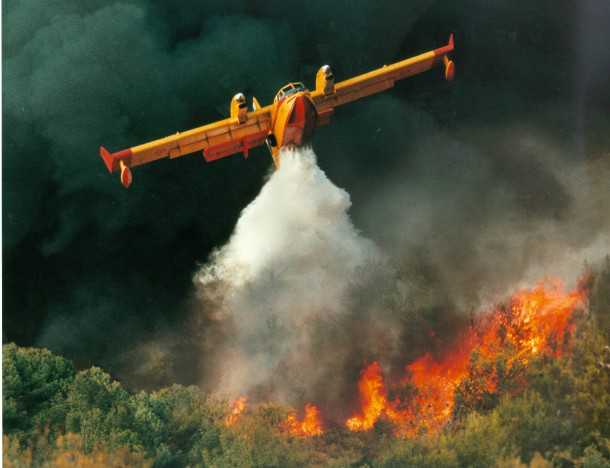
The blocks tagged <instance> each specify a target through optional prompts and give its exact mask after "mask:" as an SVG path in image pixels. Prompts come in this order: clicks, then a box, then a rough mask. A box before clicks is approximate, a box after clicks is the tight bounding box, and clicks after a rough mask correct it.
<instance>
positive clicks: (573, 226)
mask: <svg viewBox="0 0 610 468" xmlns="http://www.w3.org/2000/svg"><path fill="white" fill-rule="evenodd" d="M536 149H537V150H538V151H539V154H540V155H544V156H541V157H538V158H536V162H533V167H537V169H538V173H537V178H538V180H542V178H543V177H546V179H547V180H546V182H545V184H546V185H547V186H552V187H554V189H555V191H556V192H557V194H559V196H560V197H563V198H564V199H562V200H559V201H555V202H553V201H550V200H549V201H548V203H557V204H558V205H559V207H560V209H561V210H562V211H563V213H562V216H558V217H557V219H547V218H546V217H536V216H523V215H522V214H520V211H519V209H518V201H516V200H515V199H514V198H513V197H511V196H503V194H502V192H501V189H502V187H501V186H500V187H498V188H497V190H491V189H490V191H489V193H488V194H487V198H488V200H479V201H478V207H479V210H481V211H483V213H476V212H475V213H473V212H469V211H467V210H461V211H460V210H456V212H454V213H451V211H450V210H449V208H450V207H448V206H447V205H448V204H447V201H446V200H445V199H444V197H445V195H444V194H442V193H441V194H438V193H437V194H436V197H438V198H435V194H434V191H431V190H430V185H428V187H427V189H426V190H425V193H420V191H421V190H422V188H421V186H418V184H414V185H413V186H410V185H408V184H403V185H392V184H390V190H389V194H388V195H387V196H384V197H381V198H380V199H378V200H376V203H375V204H373V206H374V207H375V208H374V209H373V208H371V209H372V212H373V213H374V214H375V215H376V217H377V226H378V227H379V230H380V231H382V232H380V233H377V234H378V235H377V237H378V238H380V239H381V240H383V239H384V236H385V237H388V236H389V237H390V238H392V237H393V236H397V237H398V240H396V241H395V242H394V243H393V242H388V241H387V240H386V242H384V245H385V251H382V250H381V249H380V248H379V247H378V246H377V245H376V244H375V243H373V242H372V241H371V240H369V239H368V238H366V237H365V236H363V235H362V234H361V233H360V232H359V231H358V230H357V229H356V228H355V227H354V224H353V223H352V220H351V219H350V216H349V214H348V210H349V208H350V205H351V202H350V196H349V195H348V193H347V192H346V191H345V190H342V189H340V188H338V187H337V186H336V185H334V184H333V183H332V182H331V181H330V180H329V179H328V177H327V176H326V175H325V173H324V172H323V171H322V170H321V169H320V168H319V167H318V165H317V162H316V156H315V154H314V153H313V151H312V150H311V149H309V148H307V149H301V150H287V151H284V152H283V155H282V164H281V167H280V169H279V170H278V171H276V172H274V173H273V174H272V175H271V176H270V178H269V180H268V181H267V183H266V184H265V185H264V186H263V188H262V190H261V192H260V194H259V195H258V196H257V197H256V198H255V199H254V201H252V203H250V204H249V205H248V206H247V207H246V208H245V209H244V211H243V212H242V214H241V216H240V218H239V220H238V222H237V225H236V227H235V230H234V233H233V235H232V236H231V238H230V239H229V241H228V242H227V243H226V244H225V245H224V246H223V247H222V248H220V249H219V250H217V251H216V252H214V253H213V255H212V256H211V258H210V260H209V262H208V263H207V264H205V265H203V266H202V267H201V269H200V270H199V271H198V272H197V273H196V275H195V277H194V282H195V285H196V289H197V293H198V297H199V302H198V306H197V308H196V315H197V316H198V317H199V322H198V323H199V325H200V326H202V327H203V329H202V332H201V339H202V342H203V343H204V347H205V349H206V351H205V358H204V360H205V364H204V379H203V380H204V386H206V387H207V388H208V389H212V390H214V391H218V392H220V393H222V394H223V395H228V396H233V397H235V396H237V395H240V394H247V395H249V396H250V397H251V398H252V397H253V398H254V399H258V400H267V399H273V400H276V401H277V400H279V401H284V402H286V403H290V404H295V405H300V404H302V403H304V402H307V401H315V402H316V403H317V404H320V405H321V406H322V407H323V408H324V409H325V411H326V413H330V414H332V415H333V416H334V417H336V418H340V417H345V411H347V410H348V408H349V405H350V403H352V402H353V398H354V397H355V391H354V385H355V380H356V379H355V376H356V375H357V372H358V371H359V370H360V369H361V368H362V367H363V365H364V364H365V363H367V362H370V361H372V360H380V361H381V362H382V365H383V366H384V367H385V371H386V372H388V373H392V372H397V373H399V372H400V370H401V369H402V368H403V367H404V365H405V364H407V363H408V362H409V360H410V359H411V358H413V357H414V356H417V355H418V354H420V353H422V352H426V351H430V350H432V351H433V352H434V351H435V349H436V350H442V349H445V348H446V347H447V345H448V343H451V340H452V338H453V337H454V336H455V334H457V333H459V332H460V331H461V330H463V327H464V326H465V325H467V324H468V322H469V321H470V320H471V318H472V315H471V314H472V313H476V312H477V311H478V310H479V309H480V308H481V307H483V306H489V305H491V304H492V303H495V302H496V301H498V300H501V299H503V297H505V296H504V295H508V294H509V293H510V292H511V289H512V288H516V287H528V286H532V285H533V284H535V283H536V282H537V281H539V280H542V279H545V278H548V277H553V278H556V277H558V278H560V279H563V280H566V281H569V282H571V281H575V280H576V279H577V278H578V277H579V276H580V275H582V273H583V267H584V266H585V263H586V262H590V263H594V262H597V261H598V260H600V259H602V258H603V257H604V255H607V254H608V252H609V251H610V243H609V237H608V235H607V233H606V231H605V230H604V229H603V227H604V226H607V225H608V218H607V217H606V216H604V213H603V212H602V211H599V210H601V209H602V206H601V205H599V201H600V200H603V199H607V197H608V195H609V194H608V187H606V185H603V184H601V185H598V184H597V183H595V178H594V177H591V174H590V172H591V170H590V168H589V170H583V168H582V167H581V166H577V167H571V166H565V167H564V173H563V174H561V173H560V172H558V171H555V170H553V165H552V164H550V163H549V162H548V161H547V162H546V163H545V162H543V159H544V157H551V159H552V156H549V155H552V153H553V152H552V151H551V150H550V149H549V148H541V147H537V148H536ZM426 150H427V151H428V152H427V154H431V153H430V152H431V151H432V150H431V149H430V148H426ZM443 157H446V158H448V157H449V155H447V154H445V155H443ZM475 163H480V161H477V157H476V156H475V155H471V160H470V162H467V161H466V162H465V164H468V165H472V166H473V167H467V168H466V170H465V171H462V174H468V179H469V180H462V179H461V178H460V180H458V181H456V186H455V187H453V188H452V189H451V190H452V192H453V194H452V196H453V198H454V200H455V203H457V204H458V205H460V206H468V205H469V204H470V203H472V204H475V203H477V202H476V201H475V200H474V199H473V197H475V195H476V194H477V193H479V194H480V193H482V192H483V190H485V189H489V186H488V184H487V183H486V177H489V171H490V164H487V165H486V166H483V167H481V166H480V164H475ZM474 166H477V169H476V170H474ZM425 167H426V168H427V170H428V171H432V172H434V171H435V170H437V169H434V167H435V165H434V164H432V165H430V164H427V165H425ZM595 168H596V172H597V173H598V174H600V176H599V177H603V175H602V174H604V173H606V174H607V173H608V168H607V164H605V163H603V162H599V163H597V164H596V165H595ZM420 170H421V169H420ZM430 175H431V174H427V175H426V174H418V177H419V178H420V179H422V182H424V183H431V180H430ZM582 178H585V179H586V180H587V184H588V186H589V187H591V192H593V193H594V194H596V197H597V198H595V197H592V196H591V195H592V194H591V193H590V192H589V191H585V192H583V191H582V190H579V189H578V187H580V186H581V184H582ZM496 180H497V179H496ZM439 189H440V188H439ZM555 195H556V194H555ZM552 196H553V195H552ZM382 203H385V204H387V205H390V208H388V207H387V206H386V209H382V208H381V206H380V205H381V204H382ZM474 207H475V206H473V207H472V208H473V209H474ZM393 210H396V211H393ZM494 210H495V212H494ZM545 211H546V210H545ZM498 215H501V217H503V218H505V219H504V220H494V222H493V224H491V225H489V226H486V225H484V223H481V222H477V223H476V225H474V226H473V228H472V229H471V230H469V229H465V230H464V231H465V232H464V233H463V234H462V235H464V236H466V235H469V236H470V237H471V239H470V240H468V239H467V237H464V238H461V241H462V242H463V244H462V250H460V248H459V244H458V242H459V240H460V239H456V238H455V233H452V232H450V231H445V229H449V227H448V224H447V223H450V222H451V219H452V218H453V217H454V216H457V217H462V218H463V219H472V220H476V219H478V218H479V217H480V216H484V217H487V218H488V219H493V218H494V217H495V216H498ZM382 218H385V220H386V222H384V221H383V219H382ZM464 249H466V250H465V251H464ZM460 266H461V267H462V268H463V271H460ZM466 273H468V274H466Z"/></svg>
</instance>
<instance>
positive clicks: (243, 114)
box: [231, 93, 248, 124]
mask: <svg viewBox="0 0 610 468" xmlns="http://www.w3.org/2000/svg"><path fill="white" fill-rule="evenodd" d="M231 119H233V120H237V122H239V123H240V124H241V123H244V122H245V121H246V120H247V119H248V104H246V96H244V95H243V93H237V94H236V95H235V96H233V98H232V99H231Z"/></svg>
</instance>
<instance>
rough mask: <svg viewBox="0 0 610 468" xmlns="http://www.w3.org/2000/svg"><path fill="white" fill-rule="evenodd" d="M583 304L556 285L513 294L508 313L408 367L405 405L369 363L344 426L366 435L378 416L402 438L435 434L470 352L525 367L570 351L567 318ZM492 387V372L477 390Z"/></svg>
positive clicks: (577, 294)
mask: <svg viewBox="0 0 610 468" xmlns="http://www.w3.org/2000/svg"><path fill="white" fill-rule="evenodd" d="M584 299H585V294H584V292H583V291H581V290H575V291H572V292H568V293H565V292H563V289H562V287H561V284H560V283H559V282H554V283H547V284H543V283H541V284H539V285H538V286H536V287H534V288H533V289H531V290H522V291H519V292H517V293H516V294H515V295H514V296H513V297H512V299H511V301H510V306H509V307H508V308H507V309H501V308H498V309H495V310H494V311H492V313H490V314H485V315H484V316H482V318H481V320H479V322H478V323H477V324H476V325H475V326H473V327H472V328H471V329H470V330H468V332H467V333H465V334H464V335H463V336H462V338H461V339H459V340H458V341H457V342H456V343H455V344H454V346H452V347H450V349H449V350H448V351H447V352H446V353H445V354H444V355H442V356H439V357H434V356H432V355H431V354H430V353H427V354H424V355H423V356H421V357H420V358H418V359H416V360H415V361H413V362H412V363H410V364H409V365H407V366H406V376H405V378H404V380H403V383H406V384H410V385H411V386H412V387H413V388H414V389H415V396H414V397H412V398H410V399H409V400H408V401H406V402H402V403H401V401H400V400H399V399H398V398H397V399H395V400H389V399H388V396H387V389H386V386H385V383H384V379H383V375H382V370H381V366H380V364H379V363H378V362H373V363H372V364H370V365H369V366H367V367H366V368H365V369H364V370H363V371H362V373H361V376H360V381H359V383H358V391H359V395H360V406H361V409H360V412H359V414H356V415H354V416H352V417H351V418H349V419H348V420H347V421H346V422H345V425H346V427H347V428H348V429H349V430H351V431H366V430H369V429H371V428H372V427H373V426H374V425H375V423H376V422H377V421H378V420H379V419H380V418H382V417H383V418H385V419H387V420H389V421H390V422H392V423H393V424H394V426H395V428H396V433H397V434H399V435H402V436H405V437H409V436H414V435H416V434H418V433H421V432H436V431H438V430H440V429H441V428H442V427H443V426H444V425H445V424H446V423H447V422H449V420H450V419H451V417H452V415H453V411H454V406H455V391H456V389H457V387H458V386H459V385H460V384H461V383H462V382H464V381H465V380H466V379H467V378H468V377H469V376H470V374H471V372H472V369H471V368H470V357H471V354H472V353H473V352H477V353H479V354H480V355H482V356H483V357H485V358H487V359H489V360H491V359H493V358H494V357H498V356H500V354H501V353H502V352H506V351H507V350H509V352H510V354H509V359H508V360H507V365H508V366H513V365H514V364H516V363H517V362H518V363H520V364H522V365H527V363H528V362H529V361H530V360H531V359H532V358H533V357H535V356H536V355H539V354H541V353H544V354H546V355H549V356H554V357H558V356H561V354H562V353H563V352H565V350H566V349H569V338H570V337H571V335H572V333H573V331H574V327H575V325H574V323H573V322H572V320H571V318H572V313H573V312H574V310H575V309H576V308H577V307H578V306H581V305H582V304H583V303H584ZM496 387H497V376H496V375H495V372H494V371H493V370H492V371H490V372H488V373H487V374H486V375H485V378H484V382H483V385H482V388H480V389H479V391H480V392H483V391H485V392H489V393H492V392H494V391H496Z"/></svg>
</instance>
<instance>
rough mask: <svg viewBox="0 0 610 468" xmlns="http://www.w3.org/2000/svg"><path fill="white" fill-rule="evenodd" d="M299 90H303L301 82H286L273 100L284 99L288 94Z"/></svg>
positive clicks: (303, 86)
mask: <svg viewBox="0 0 610 468" xmlns="http://www.w3.org/2000/svg"><path fill="white" fill-rule="evenodd" d="M301 91H305V85H304V84H303V83H288V84H287V85H286V86H284V87H283V88H282V89H280V90H279V92H278V93H277V94H276V95H275V99H274V100H273V102H277V101H279V100H281V99H284V98H285V97H286V96H290V95H291V94H294V93H298V92H301Z"/></svg>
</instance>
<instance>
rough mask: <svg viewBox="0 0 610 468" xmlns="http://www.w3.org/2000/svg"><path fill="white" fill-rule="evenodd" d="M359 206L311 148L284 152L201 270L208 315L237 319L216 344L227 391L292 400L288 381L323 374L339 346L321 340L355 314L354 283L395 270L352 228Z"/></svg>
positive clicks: (300, 383)
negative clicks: (329, 352)
mask: <svg viewBox="0 0 610 468" xmlns="http://www.w3.org/2000/svg"><path fill="white" fill-rule="evenodd" d="M350 205H351V201H350V197H349V194H348V193H347V192H346V191H345V190H342V189H340V188H338V187H337V186H335V185H334V184H333V183H332V182H331V181H330V180H329V179H328V178H327V177H326V175H325V174H324V172H323V171H322V170H321V169H320V168H319V167H318V165H317V162H316V156H315V154H314V152H313V151H312V150H311V149H310V148H302V149H296V150H283V152H282V156H281V167H280V168H279V170H277V171H275V172H274V173H273V174H272V175H271V177H270V178H269V180H268V181H267V183H266V184H265V185H264V187H263V188H262V190H261V192H260V193H259V195H258V196H257V197H256V199H255V200H254V201H253V202H252V203H250V205H248V206H247V207H246V208H245V209H244V210H243V212H242V213H241V216H240V218H239V221H238V222H237V225H236V227H235V231H234V233H233V235H232V236H231V238H230V240H229V241H228V243H227V244H226V245H225V246H223V247H222V248H220V249H219V250H218V251H216V252H215V253H214V254H213V255H212V257H211V259H210V261H209V262H208V263H207V264H206V265H204V266H203V267H202V268H201V269H200V271H199V272H197V274H196V275H195V278H194V281H195V284H196V286H197V289H198V292H199V294H200V296H201V297H202V298H204V299H206V300H209V299H210V298H212V297H214V300H215V301H216V302H215V306H214V307H213V308H214V309H215V310H213V311H212V312H210V311H209V310H208V311H205V313H207V314H210V313H211V314H212V315H213V316H214V318H215V319H216V320H217V321H220V322H223V323H225V324H226V323H230V324H231V325H230V332H229V333H228V336H227V339H226V340H224V341H223V342H222V344H221V346H219V347H218V348H216V349H215V352H216V353H218V354H217V355H216V356H215V358H214V360H215V361H217V362H219V363H221V364H220V366H221V367H222V369H221V370H220V371H218V374H219V375H218V382H217V385H216V387H217V388H218V389H222V392H223V393H225V394H238V393H244V392H248V391H252V390H253V389H255V388H256V387H259V388H260V387H261V386H264V387H265V394H266V395H267V396H271V395H273V397H274V398H279V399H283V400H287V399H288V400H293V399H294V395H290V396H289V395H287V394H286V390H285V389H286V388H287V387H290V388H291V389H292V390H290V391H297V392H298V391H306V390H295V389H297V388H299V387H300V388H302V389H306V388H308V387H311V385H310V384H311V383H312V380H313V381H314V382H315V381H316V380H319V379H322V378H324V377H323V376H322V375H318V374H317V372H322V370H323V369H322V368H323V367H325V366H320V365H319V364H320V362H321V361H322V360H324V359H325V358H327V356H323V355H321V353H323V349H324V347H325V346H326V347H328V346H330V344H326V345H325V343H323V342H322V341H327V340H328V339H331V340H332V338H328V334H327V333H326V331H328V329H329V328H333V322H334V321H339V322H341V321H343V320H342V318H345V317H344V316H345V315H346V314H350V313H353V312H352V310H351V309H352V307H348V302H349V301H350V300H353V299H351V297H350V296H351V292H352V291H353V290H354V288H363V287H365V285H366V284H370V281H371V279H372V277H373V276H372V275H379V274H385V272H386V271H387V270H388V269H387V267H386V261H385V259H384V256H383V254H382V253H381V252H380V251H379V249H378V248H377V247H376V245H375V244H374V243H373V242H372V241H370V240H368V239H366V238H364V237H363V236H362V235H360V233H359V232H358V231H357V230H356V229H355V227H354V225H353V224H352V222H351V220H350V217H349V215H348V210H349V208H350ZM203 303H204V304H205V301H203ZM202 308H205V305H202ZM212 333H214V331H212ZM341 339H344V338H341ZM346 339H349V340H351V339H353V337H347V338H346ZM334 358H335V359H337V360H338V361H340V360H341V358H340V356H334ZM346 358H347V357H346ZM280 375H281V376H282V377H281V379H289V380H291V382H290V385H286V383H287V382H283V383H281V384H280V383H279V382H278V380H279V379H280V377H279V376H280ZM272 381H273V383H272ZM305 381H307V382H305ZM307 383H309V385H308V384H307Z"/></svg>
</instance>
